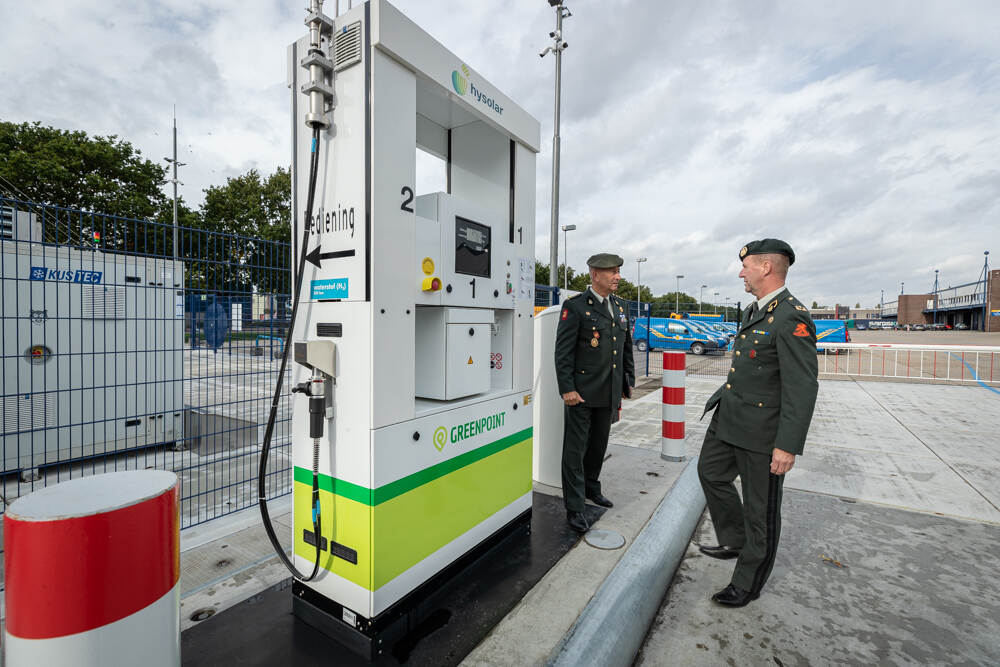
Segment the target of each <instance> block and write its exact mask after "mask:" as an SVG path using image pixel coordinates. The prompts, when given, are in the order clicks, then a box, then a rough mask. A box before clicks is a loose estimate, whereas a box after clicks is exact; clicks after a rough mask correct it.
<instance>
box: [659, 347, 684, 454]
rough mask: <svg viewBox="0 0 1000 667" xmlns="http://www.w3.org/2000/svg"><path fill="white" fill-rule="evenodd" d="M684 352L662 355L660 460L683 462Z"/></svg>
mask: <svg viewBox="0 0 1000 667" xmlns="http://www.w3.org/2000/svg"><path fill="white" fill-rule="evenodd" d="M684 354H685V353H684V352H664V353H663V438H662V444H661V449H660V458H662V459H666V460H667V461H683V460H684Z"/></svg>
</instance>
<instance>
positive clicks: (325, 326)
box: [316, 322, 344, 338]
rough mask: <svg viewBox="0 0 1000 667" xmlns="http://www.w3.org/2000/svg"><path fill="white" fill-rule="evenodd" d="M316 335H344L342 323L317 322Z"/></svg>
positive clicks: (335, 336) (327, 336) (329, 336)
mask: <svg viewBox="0 0 1000 667" xmlns="http://www.w3.org/2000/svg"><path fill="white" fill-rule="evenodd" d="M316 335H317V336H321V337H324V338H340V337H341V336H343V335H344V325H343V324H341V323H340V322H317V323H316Z"/></svg>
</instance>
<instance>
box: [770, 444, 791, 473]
mask: <svg viewBox="0 0 1000 667" xmlns="http://www.w3.org/2000/svg"><path fill="white" fill-rule="evenodd" d="M793 465H795V454H789V453H788V452H786V451H785V450H783V449H778V448H777V447H775V448H774V451H773V452H771V474H772V475H784V474H785V473H786V472H788V471H789V470H791V469H792V466H793Z"/></svg>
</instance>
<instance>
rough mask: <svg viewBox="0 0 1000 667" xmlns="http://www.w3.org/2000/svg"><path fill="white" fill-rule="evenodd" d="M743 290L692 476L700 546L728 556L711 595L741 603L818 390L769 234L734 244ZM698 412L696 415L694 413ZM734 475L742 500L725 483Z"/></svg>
mask: <svg viewBox="0 0 1000 667" xmlns="http://www.w3.org/2000/svg"><path fill="white" fill-rule="evenodd" d="M740 260H741V261H742V262H743V270H742V271H740V278H743V281H744V283H745V287H746V291H747V292H750V293H751V294H753V295H754V296H755V297H756V301H754V302H753V304H752V305H751V307H750V308H748V309H747V311H746V314H745V315H744V316H743V321H742V323H741V325H740V329H739V332H738V334H737V336H736V340H735V344H734V346H733V361H732V367H731V368H730V370H729V376H728V377H727V379H726V382H725V384H723V385H722V386H721V387H719V389H718V390H717V391H716V392H715V393H714V394H713V395H712V397H711V398H710V399H709V400H708V403H707V404H706V405H705V412H706V413H707V412H708V411H709V410H712V409H714V408H718V409H716V410H715V413H714V414H713V415H712V421H711V423H710V424H709V427H708V432H707V433H706V434H705V441H704V444H703V445H702V449H701V456H700V457H699V459H698V476H699V478H700V479H701V486H702V489H704V491H705V498H706V499H707V501H708V511H709V512H710V513H711V515H712V523H713V525H714V526H715V533H716V536H717V537H718V539H719V544H718V545H717V546H702V547H700V548H701V551H702V552H703V553H705V554H706V555H708V556H712V557H713V558H738V560H737V561H736V568H735V570H734V571H733V577H732V580H731V582H730V584H729V585H728V586H727V587H726V588H725V589H723V590H721V591H719V592H718V593H716V594H715V595H713V596H712V599H713V600H714V601H715V602H717V603H719V604H721V605H725V606H730V607H742V606H744V605H746V604H748V603H749V602H751V601H752V600H756V599H757V598H758V597H759V596H760V591H761V588H763V586H764V583H765V582H766V581H767V578H768V576H769V575H770V574H771V568H772V567H773V565H774V556H775V552H776V551H777V547H778V536H779V535H780V533H781V488H782V482H783V480H784V475H785V473H787V472H788V471H789V470H791V469H792V466H793V465H795V457H796V455H798V454H801V453H802V448H803V446H804V444H805V440H806V433H807V432H808V431H809V422H810V421H811V420H812V415H813V407H814V406H815V404H816V392H817V389H818V386H819V384H818V382H817V380H816V378H817V363H816V327H815V325H814V324H813V321H812V318H811V317H810V316H809V311H808V310H807V309H806V307H805V306H803V305H802V304H800V303H799V302H798V301H797V300H796V299H795V297H794V296H792V295H791V294H790V293H789V292H788V290H787V289H786V288H785V276H786V274H787V272H788V267H789V266H791V265H792V264H793V263H794V262H795V253H794V252H792V248H791V246H789V245H788V244H787V243H785V242H784V241H780V240H778V239H762V240H760V241H752V242H750V243H748V244H746V245H745V246H743V248H742V249H741V250H740ZM702 416H704V414H703V415H702ZM737 476H739V478H740V484H741V486H742V488H743V502H742V504H741V503H740V497H739V495H738V494H737V492H736V488H735V486H734V485H733V481H734V480H735V479H736V477H737Z"/></svg>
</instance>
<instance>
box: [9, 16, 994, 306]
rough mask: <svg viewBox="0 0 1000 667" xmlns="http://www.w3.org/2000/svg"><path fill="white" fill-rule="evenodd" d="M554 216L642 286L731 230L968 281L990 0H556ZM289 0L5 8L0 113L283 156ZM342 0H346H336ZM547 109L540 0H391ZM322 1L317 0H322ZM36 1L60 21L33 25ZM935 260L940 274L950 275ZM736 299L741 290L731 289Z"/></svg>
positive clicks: (190, 195) (822, 270)
mask: <svg viewBox="0 0 1000 667" xmlns="http://www.w3.org/2000/svg"><path fill="white" fill-rule="evenodd" d="M567 3H568V5H569V6H570V8H571V9H572V11H573V14H574V15H573V17H571V18H569V19H567V20H566V22H565V37H566V40H567V41H568V42H569V43H570V48H569V49H568V50H567V51H566V53H565V57H564V61H563V64H564V70H563V98H562V132H561V134H562V146H563V154H562V179H561V184H562V186H561V196H560V202H561V222H562V223H575V224H577V225H578V228H579V230H578V231H577V232H575V233H571V235H570V242H569V246H570V255H569V257H570V263H571V264H572V265H574V266H576V267H578V268H581V267H582V266H583V263H584V260H585V259H586V257H587V256H588V255H590V254H592V253H594V252H599V251H603V250H613V251H618V252H620V253H621V254H623V255H624V256H625V257H626V259H627V260H628V263H627V265H626V276H627V277H629V278H630V279H633V280H634V278H635V263H634V258H635V257H636V256H638V255H640V254H642V255H646V256H648V257H649V262H648V263H646V265H645V266H644V267H643V283H646V284H651V285H652V287H653V289H654V291H655V292H657V293H661V292H666V291H671V290H673V289H674V284H675V279H674V276H675V275H676V274H678V273H681V274H684V275H685V276H687V278H686V279H685V280H684V281H682V288H683V289H686V290H687V291H688V292H689V293H697V292H698V286H700V285H701V284H708V285H709V288H708V289H706V290H705V292H706V294H708V293H714V292H715V291H718V292H720V297H722V296H729V297H731V298H732V299H734V300H735V299H738V298H741V297H742V296H743V295H742V294H741V283H740V281H739V280H738V279H737V278H736V273H737V272H738V268H737V266H738V262H737V260H736V252H737V251H738V249H739V247H740V246H742V245H743V244H744V243H745V242H746V241H747V240H750V239H753V238H760V237H762V236H779V237H782V238H784V239H786V240H787V241H789V242H790V243H791V244H792V245H793V247H794V248H795V249H796V252H797V254H798V257H799V261H798V262H796V264H795V266H794V267H793V270H792V273H791V278H790V285H791V287H792V288H793V291H795V292H796V293H797V294H798V296H799V297H800V298H801V299H803V300H805V301H812V300H813V299H815V300H817V301H820V302H827V303H833V302H836V301H839V302H841V303H851V304H853V303H855V302H857V301H860V302H862V303H863V304H874V303H876V302H877V301H878V296H879V290H880V289H885V290H886V291H887V292H889V293H891V294H895V293H896V292H897V291H898V285H899V283H900V282H906V283H907V285H909V286H911V289H910V291H924V290H927V289H929V288H930V287H931V285H932V284H933V269H934V268H938V269H940V270H941V281H942V282H943V283H944V282H946V283H948V284H957V283H960V282H966V281H971V280H974V279H975V277H976V275H977V274H978V272H979V270H980V268H981V265H982V251H983V250H986V249H994V250H996V249H997V246H998V245H1000V244H998V243H997V241H1000V231H998V230H1000V225H997V224H996V222H995V220H996V219H997V217H998V216H997V214H998V213H1000V210H998V206H1000V205H998V201H1000V198H998V195H1000V170H998V168H997V166H996V161H995V156H996V155H998V154H1000V131H998V130H996V129H995V119H996V118H997V116H998V112H1000V64H998V63H1000V57H998V56H1000V43H998V42H997V40H996V35H997V34H998V32H1000V30H998V28H1000V25H998V24H1000V14H998V13H997V12H996V11H995V7H994V5H993V3H990V2H978V3H976V2H964V3H962V4H961V6H960V8H956V7H955V6H953V5H949V4H948V3H918V4H914V3H912V2H881V3H868V2H860V1H855V2H839V3H826V4H817V3H797V2H791V1H784V2H777V1H775V2H756V3H743V2H729V3H699V2H694V1H693V0H691V1H687V2H679V3H661V2H649V1H648V0H631V1H626V0H615V1H613V2H596V1H594V0H589V1H588V0H567ZM304 4H305V3H299V4H298V5H296V4H295V3H286V2H282V3H277V2H265V1H263V0H251V1H245V2H236V1H235V0H225V1H221V2H220V1H214V0H213V1H212V2H208V1H207V0H202V1H200V2H198V1H183V2H182V1H180V0H171V1H167V2H160V3H155V4H149V3H145V4H144V3H132V2H122V1H121V0H119V1H117V2H98V1H97V0H78V1H77V2H73V3H56V2H54V1H52V0H43V1H41V2H35V3H17V5H16V8H15V9H5V10H4V17H3V19H4V25H5V28H4V47H3V49H2V50H0V71H3V72H5V73H6V80H5V91H6V92H5V94H4V95H3V97H2V99H0V118H2V119H4V120H13V121H31V120H39V121H41V122H43V123H44V124H52V125H55V126H57V127H62V128H66V129H82V130H85V131H87V132H89V133H91V134H102V135H106V134H117V135H119V136H122V137H124V138H126V139H128V140H129V141H131V142H132V143H134V144H135V145H137V146H138V147H140V148H141V149H142V151H143V154H144V155H146V156H147V157H149V158H151V159H154V160H160V159H161V158H162V157H163V156H166V155H169V153H170V150H171V147H170V123H171V120H170V114H171V108H172V105H173V104H174V103H176V104H177V113H178V124H179V127H180V141H179V144H180V157H181V160H182V161H184V162H187V163H188V166H186V167H184V168H183V169H182V174H181V180H183V181H184V182H185V183H186V185H185V187H184V188H182V192H183V194H184V196H185V198H186V199H187V200H188V201H191V202H198V201H200V199H201V190H202V189H203V188H204V187H206V186H208V185H209V184H214V183H221V182H223V181H224V179H225V177H227V176H233V175H236V174H238V173H241V172H242V171H245V170H246V169H249V168H251V167H256V168H258V169H260V170H262V171H265V172H269V171H272V170H273V169H274V168H276V167H277V166H279V165H286V164H287V163H288V161H289V155H290V142H289V134H290V129H289V128H290V122H291V121H290V119H289V117H288V103H287V102H288V98H289V95H290V93H289V91H288V90H287V88H286V84H285V78H286V63H285V48H286V46H287V44H289V43H290V42H292V41H294V40H295V39H297V38H298V37H299V36H301V35H302V34H304V32H305V27H304V26H303V24H302V20H303V17H304V13H303V11H302V7H301V6H300V5H304ZM341 4H342V5H344V6H346V0H341ZM396 4H397V6H398V7H399V8H400V9H402V10H403V11H404V12H405V13H406V14H407V15H408V16H409V17H410V18H411V19H413V20H414V21H415V22H416V23H417V24H418V25H421V26H422V27H424V29H426V30H427V31H428V32H429V33H430V34H431V35H432V36H434V37H435V38H436V39H438V40H439V41H441V42H442V43H443V44H445V46H447V47H448V48H450V49H451V50H452V51H454V52H455V53H458V54H460V55H462V57H463V59H465V60H466V62H468V64H469V65H470V66H472V67H473V68H475V69H476V70H477V71H479V72H480V73H481V74H482V75H483V76H484V77H486V78H487V79H489V80H490V81H492V82H493V83H495V84H496V85H497V86H498V87H499V88H500V89H501V90H504V91H505V92H507V93H508V94H510V96H511V97H512V98H513V99H514V100H515V101H517V102H518V103H519V104H521V106H523V107H524V108H526V109H527V110H528V111H529V112H530V113H532V114H533V115H535V116H536V117H537V118H539V119H540V121H541V122H542V151H541V153H540V154H539V161H538V192H537V228H538V235H537V246H536V248H537V253H536V254H537V256H538V257H539V258H541V259H543V261H546V260H547V257H548V231H547V230H548V226H549V201H550V192H549V190H550V185H549V182H550V169H551V135H552V94H553V93H552V86H553V60H552V58H551V57H546V58H544V59H540V58H539V57H538V55H537V54H538V51H539V50H540V49H541V48H543V47H544V46H545V45H546V44H547V43H548V38H547V33H548V31H549V30H551V29H552V28H553V25H554V12H553V10H551V9H550V8H549V7H548V5H547V3H544V2H541V1H540V0H535V1H531V2H513V3H511V2H500V1H499V0H490V1H483V2H474V3H473V2H467V1H461V0H436V1H429V0H399V2H397V3H396ZM327 7H328V10H330V9H331V8H332V3H327ZM53 23H54V24H55V26H56V27H55V28H53V27H52V26H53ZM946 276H947V279H946ZM743 300H745V297H743Z"/></svg>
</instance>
